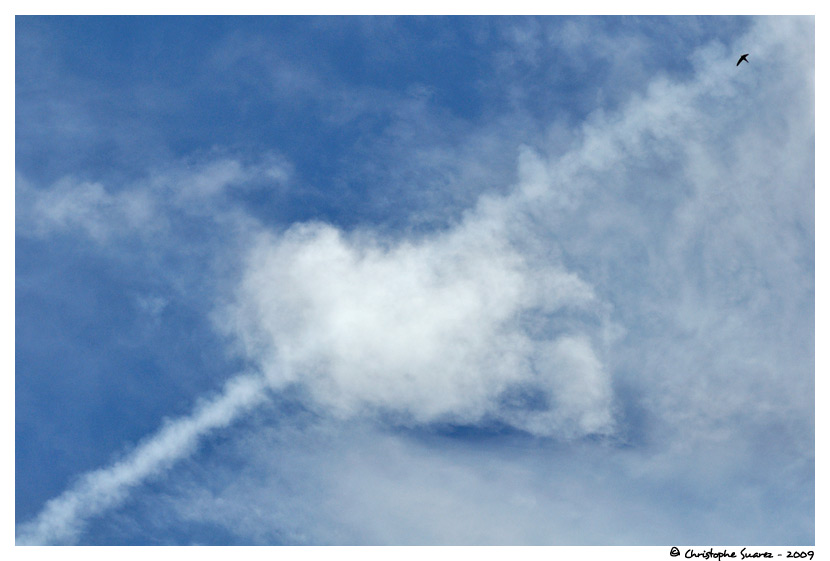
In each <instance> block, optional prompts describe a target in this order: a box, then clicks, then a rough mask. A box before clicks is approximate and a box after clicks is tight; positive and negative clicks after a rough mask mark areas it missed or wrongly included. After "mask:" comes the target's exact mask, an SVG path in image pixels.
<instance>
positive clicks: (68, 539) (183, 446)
mask: <svg viewBox="0 0 830 561" xmlns="http://www.w3.org/2000/svg"><path fill="white" fill-rule="evenodd" d="M267 385H268V384H267V382H266V381H265V379H264V377H263V376H261V375H251V374H243V375H239V376H237V377H235V378H233V379H231V380H229V381H228V382H227V383H226V384H225V388H224V390H223V391H222V393H221V394H219V395H218V396H216V397H215V398H214V399H212V400H210V401H207V402H204V403H202V404H200V405H198V406H197V407H196V409H195V410H194V411H193V413H191V414H190V415H188V416H186V417H181V418H179V419H176V420H174V421H172V422H170V423H168V424H166V425H165V426H163V427H162V428H161V429H159V431H158V432H156V433H155V434H154V435H152V436H151V437H149V438H148V439H147V440H145V441H143V442H141V443H140V444H139V445H138V446H137V447H136V448H135V450H133V451H132V452H131V453H130V454H129V455H127V456H126V457H125V458H124V459H122V460H120V461H118V462H116V463H114V464H112V465H110V466H107V467H104V468H101V469H98V470H95V471H91V472H89V473H87V474H86V475H84V476H83V477H82V478H81V480H80V481H79V482H78V483H76V484H75V485H73V486H72V487H70V488H69V489H67V490H66V491H64V492H63V494H61V495H60V496H58V497H56V498H54V499H52V500H50V501H49V502H48V503H46V506H45V507H44V508H43V510H42V511H41V512H40V514H39V515H38V516H37V518H35V519H34V520H32V521H31V522H28V523H26V524H24V525H22V526H21V527H20V529H19V531H18V535H17V539H16V544H17V545H48V544H71V543H73V542H74V541H75V540H76V539H77V537H78V535H79V534H80V532H81V531H82V529H83V525H84V523H85V522H86V521H87V520H88V519H89V518H91V517H93V516H95V515H97V514H100V513H101V512H103V511H104V510H106V509H108V508H111V507H113V506H115V505H117V504H118V503H120V502H121V501H123V500H124V499H125V498H126V496H127V494H128V493H129V490H130V488H131V487H134V486H135V485H138V484H140V483H142V482H143V481H144V480H145V479H146V478H147V477H149V476H151V475H153V474H155V473H157V472H159V471H161V470H162V469H164V468H166V467H169V466H170V465H171V464H173V463H174V462H176V461H177V460H180V459H182V458H184V457H185V456H187V455H188V454H190V453H192V452H193V450H195V448H196V445H197V443H198V441H199V439H200V438H201V437H202V436H204V435H205V434H207V433H208V432H209V431H211V430H213V429H216V428H219V427H223V426H227V425H228V424H229V423H230V422H231V421H233V420H234V419H235V418H236V417H237V416H238V415H239V414H240V413H242V412H244V411H246V410H248V409H250V408H251V407H253V406H255V405H257V404H258V403H260V402H262V401H264V400H266V399H267V394H266V392H265V391H264V390H265V388H266V387H267Z"/></svg>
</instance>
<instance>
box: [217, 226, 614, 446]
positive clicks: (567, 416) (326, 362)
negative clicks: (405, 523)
mask: <svg viewBox="0 0 830 561" xmlns="http://www.w3.org/2000/svg"><path fill="white" fill-rule="evenodd" d="M503 229H504V224H503V223H501V222H500V218H499V217H492V216H487V211H486V210H484V211H482V212H481V213H479V214H473V215H471V216H470V217H468V219H467V220H465V221H464V222H463V223H462V224H461V225H459V226H458V227H456V228H454V229H451V230H449V231H448V232H444V233H440V234H436V235H432V236H428V237H426V238H424V239H422V240H419V241H415V242H402V243H395V244H391V245H389V244H386V245H384V243H383V242H382V241H379V240H376V239H373V238H372V237H371V236H370V235H368V234H367V233H365V232H364V233H355V234H352V235H346V234H344V233H342V232H340V231H338V230H337V229H335V228H333V227H331V226H327V225H322V224H305V225H301V226H298V227H295V228H292V229H291V230H289V231H288V232H287V233H286V234H284V235H282V236H277V237H275V236H267V237H264V238H262V239H261V240H260V242H259V244H258V246H257V249H256V250H254V251H253V252H252V254H251V257H250V260H249V270H248V271H247V273H246V275H245V280H244V282H243V285H242V288H241V289H240V292H239V299H240V302H239V305H238V306H237V307H236V308H235V309H234V310H233V311H232V312H231V313H230V316H231V323H230V325H231V330H234V329H238V330H239V332H238V335H239V336H240V337H241V339H242V340H243V341H244V342H245V344H246V353H247V354H248V355H249V356H250V357H253V358H255V359H256V360H258V361H259V362H260V364H261V366H262V368H263V370H264V371H265V372H266V374H267V376H268V377H269V379H270V380H271V381H272V383H273V385H274V386H275V387H277V388H283V387H285V386H287V385H288V384H299V385H301V386H303V387H305V388H306V389H308V390H309V392H310V393H311V394H312V397H313V399H314V400H315V401H316V402H317V404H318V405H319V406H321V407H323V408H324V409H326V410H327V411H329V412H331V413H334V414H336V415H340V416H352V415H358V414H362V413H372V412H391V413H393V414H398V415H401V416H402V417H401V420H402V421H403V422H415V423H430V422H436V421H446V422H456V423H473V424H475V423H479V422H481V421H482V420H487V419H490V420H493V419H495V420H499V421H503V422H507V423H510V424H516V425H518V426H520V428H525V429H528V430H532V431H533V432H534V433H537V434H543V435H551V434H557V433H559V432H563V431H564V425H565V424H567V423H570V425H571V427H570V429H569V430H568V432H573V433H575V434H577V435H579V434H584V433H586V432H597V433H603V432H607V431H608V430H609V427H610V425H611V414H610V406H611V396H610V379H609V377H608V375H607V374H606V373H605V372H604V370H603V369H602V365H601V363H600V362H599V359H598V358H597V357H596V355H595V353H594V351H593V349H592V344H593V343H592V342H591V341H590V339H589V338H588V337H587V336H586V335H584V334H583V333H582V332H581V331H579V330H577V332H576V333H575V334H571V333H567V334H562V335H561V336H560V337H559V338H551V336H550V335H541V336H540V335H539V334H538V333H537V334H536V335H534V333H533V329H532V328H531V326H532V324H533V323H534V322H536V323H538V322H554V323H555V322H556V314H557V313H559V312H561V311H562V310H570V311H574V310H575V311H576V312H577V313H578V312H580V311H582V312H584V313H588V312H591V311H592V310H593V309H594V308H595V303H594V295H593V293H592V290H591V288H590V287H589V286H588V285H586V284H585V283H584V282H582V281H581V280H579V278H578V277H577V276H576V275H574V274H572V273H568V272H566V271H564V270H563V269H562V268H561V267H560V266H557V265H556V264H555V263H548V264H541V263H529V262H528V261H527V260H526V259H525V257H524V256H522V255H521V254H519V253H518V252H517V251H516V249H515V248H513V247H511V245H510V244H509V243H508V242H507V241H506V240H505V239H504V232H503ZM574 337H576V338H574ZM551 345H553V346H551ZM518 389H523V390H525V391H535V392H542V394H543V396H542V398H543V400H544V401H545V402H547V401H551V405H550V406H544V407H541V408H540V411H538V412H535V413H526V414H524V416H523V418H522V419H521V420H520V418H519V417H516V416H515V415H513V414H510V413H508V412H507V411H506V410H505V409H504V406H503V404H502V400H503V399H504V397H505V393H506V392H507V393H509V392H511V391H516V390H518ZM560 401H564V402H567V403H564V404H563V405H562V406H561V407H559V408H557V413H556V414H555V415H549V414H546V413H545V412H547V411H548V410H549V408H550V407H552V406H553V402H557V403H558V402H560Z"/></svg>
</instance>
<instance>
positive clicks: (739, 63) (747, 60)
mask: <svg viewBox="0 0 830 561" xmlns="http://www.w3.org/2000/svg"><path fill="white" fill-rule="evenodd" d="M748 56H749V53H746V54H745V55H741V58H739V59H738V64H736V65H735V66H740V65H741V63H742V62H743V61H746V62H747V63H749V59H748V58H746V57H748Z"/></svg>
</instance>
